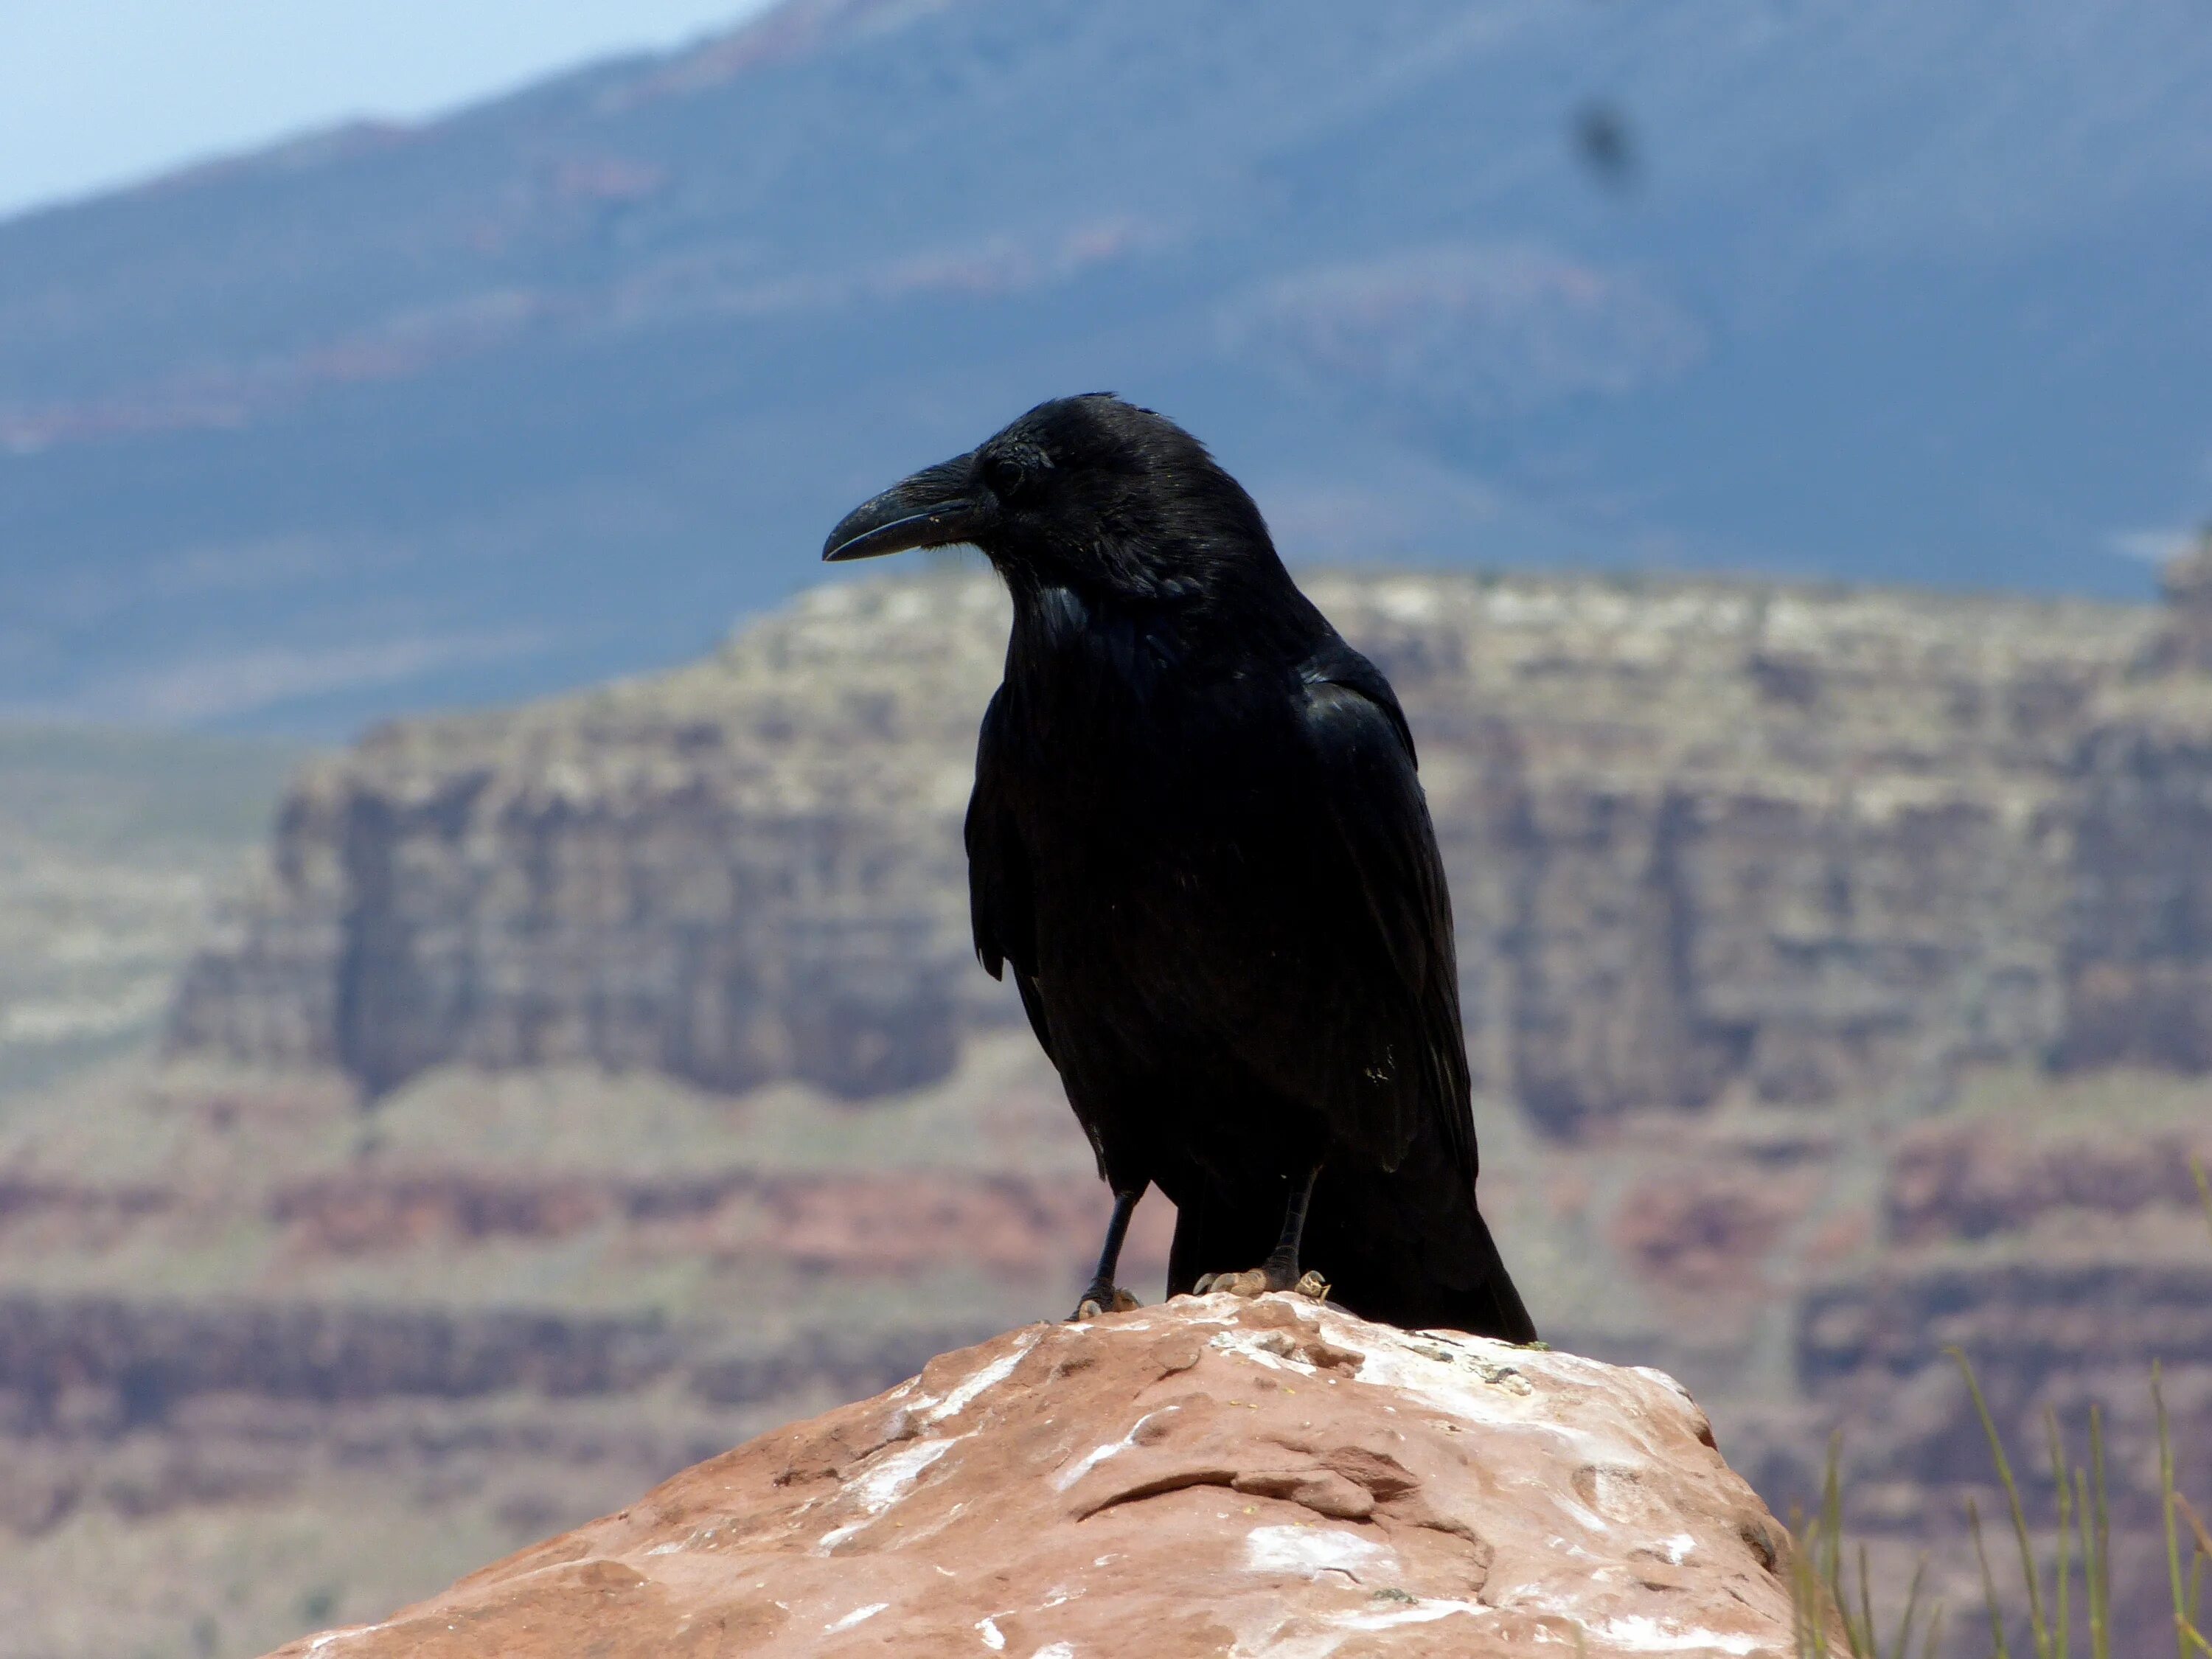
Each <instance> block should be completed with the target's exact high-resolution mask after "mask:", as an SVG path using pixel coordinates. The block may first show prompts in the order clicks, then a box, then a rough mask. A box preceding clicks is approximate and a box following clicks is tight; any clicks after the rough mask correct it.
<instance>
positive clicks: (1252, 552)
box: [822, 392, 1281, 597]
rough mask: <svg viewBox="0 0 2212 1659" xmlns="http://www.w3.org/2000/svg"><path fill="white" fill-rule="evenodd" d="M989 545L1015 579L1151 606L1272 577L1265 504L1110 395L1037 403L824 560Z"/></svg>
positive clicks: (853, 524) (887, 507)
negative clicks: (1224, 576)
mask: <svg viewBox="0 0 2212 1659" xmlns="http://www.w3.org/2000/svg"><path fill="white" fill-rule="evenodd" d="M957 543H969V544H974V545H975V546H976V547H978V548H981V550H983V552H984V553H985V554H986V555H987V556H988V557H989V558H990V561H991V562H992V563H993V564H994V565H996V566H997V567H998V568H999V569H1000V572H1001V573H1002V574H1005V575H1006V579H1007V580H1008V581H1009V582H1010V583H1012V584H1014V585H1015V586H1026V585H1028V584H1030V583H1033V582H1035V583H1048V584H1053V585H1065V586H1073V587H1076V588H1079V589H1091V590H1103V591H1110V592H1116V593H1121V594H1125V595H1128V596H1131V597H1143V596H1151V595H1157V594H1161V593H1172V592H1182V591H1186V590H1187V589H1188V588H1189V587H1191V586H1194V585H1195V586H1203V585H1204V584H1205V582H1206V578H1207V577H1208V576H1209V575H1212V574H1216V573H1218V572H1221V571H1223V570H1225V569H1236V568H1245V567H1250V566H1254V565H1264V566H1266V567H1270V568H1273V569H1275V570H1279V569H1280V568H1281V567H1280V565H1279V563H1278V562H1277V561H1276V559H1275V554H1274V548H1273V544H1271V543H1270V542H1269V541H1268V539H1267V525H1266V523H1265V522H1264V521H1263V520H1261V517H1260V509H1259V508H1258V507H1255V506H1254V505H1253V502H1252V498H1251V497H1250V496H1249V495H1246V494H1245V493H1244V489H1243V486H1242V485H1240V484H1239V483H1237V481H1236V480H1235V479H1234V478H1232V477H1230V476H1229V475H1228V474H1227V473H1226V472H1225V471H1222V470H1221V468H1220V467H1219V466H1218V465H1216V464H1215V462H1214V459H1213V458H1212V456H1211V455H1209V454H1207V453H1206V446H1205V445H1203V444H1201V443H1200V442H1199V441H1198V440H1197V439H1195V438H1194V437H1192V436H1191V435H1190V434H1188V432H1185V431H1184V430H1183V429H1182V428H1181V427H1179V426H1177V425H1176V423H1175V422H1173V421H1170V420H1169V419H1168V418H1167V417H1166V416H1162V415H1155V414H1154V413H1152V410H1149V409H1139V408H1137V407H1136V406H1135V405H1134V404H1126V403H1123V402H1122V401H1121V399H1120V398H1116V397H1114V396H1112V395H1111V394H1109V393H1106V392H1093V393H1091V395H1089V396H1087V397H1081V398H1055V399H1054V401H1053V402H1051V403H1048V404H1038V405H1037V406H1036V408H1035V409H1032V410H1030V412H1029V413H1028V414H1026V415H1024V416H1022V417H1021V418H1020V419H1019V420H1018V421H1016V422H1014V423H1013V424H1012V425H1011V426H1009V427H1007V428H1006V430H1004V431H1003V432H1000V434H999V435H997V436H995V437H994V438H991V439H988V440H987V441H985V442H983V443H981V444H980V445H978V446H977V447H975V448H974V449H972V450H970V451H969V453H966V454H965V455H956V456H954V457H953V458H952V459H951V460H949V461H944V462H940V463H939V465H935V466H933V467H928V468H926V469H925V470H923V471H920V472H917V473H915V475H914V476H913V477H910V478H908V479H906V480H904V481H903V482H902V483H896V484H894V485H893V486H892V487H891V488H890V489H886V490H885V491H884V493H883V494H882V495H878V496H876V497H875V498H873V499H872V500H871V501H864V502H862V503H861V504H860V506H859V507H854V509H853V511H852V512H850V513H847V514H846V515H845V518H844V520H842V522H841V523H840V524H839V525H838V526H837V527H836V529H835V530H833V531H831V532H829V541H828V542H827V543H826V544H824V545H823V550H822V556H823V558H825V559H829V560H845V559H872V558H874V557H876V556H878V554H884V553H899V552H903V551H905V550H907V549H908V548H910V547H949V546H951V545H953V544H957Z"/></svg>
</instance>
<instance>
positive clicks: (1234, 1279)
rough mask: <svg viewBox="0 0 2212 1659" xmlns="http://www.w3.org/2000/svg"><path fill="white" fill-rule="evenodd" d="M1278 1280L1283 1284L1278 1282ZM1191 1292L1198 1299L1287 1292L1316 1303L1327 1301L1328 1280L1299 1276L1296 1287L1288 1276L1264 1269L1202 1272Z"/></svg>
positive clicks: (1305, 1274) (1310, 1273) (1250, 1268)
mask: <svg viewBox="0 0 2212 1659" xmlns="http://www.w3.org/2000/svg"><path fill="white" fill-rule="evenodd" d="M1278 1280H1282V1281H1283V1282H1280V1283H1279V1282H1278ZM1191 1289H1192V1291H1194V1293H1195V1294H1197V1295H1199V1296H1214V1295H1226V1296H1242V1297H1255V1296H1265V1295H1267V1292H1268V1291H1289V1292H1290V1293H1291V1295H1292V1296H1303V1297H1307V1298H1309V1299H1310V1300H1312V1301H1315V1302H1326V1301H1328V1280H1327V1279H1323V1278H1322V1276H1321V1275H1320V1274H1319V1273H1314V1272H1311V1271H1308V1272H1307V1273H1303V1274H1301V1275H1300V1276H1299V1278H1298V1279H1297V1283H1295V1284H1292V1283H1290V1282H1289V1281H1288V1278H1287V1275H1284V1274H1279V1273H1273V1272H1272V1271H1270V1270H1269V1269H1267V1268H1266V1267H1247V1268H1246V1269H1245V1270H1244V1271H1243V1273H1205V1274H1201V1275H1200V1278H1199V1280H1198V1282H1197V1283H1196V1284H1195V1285H1192V1286H1191Z"/></svg>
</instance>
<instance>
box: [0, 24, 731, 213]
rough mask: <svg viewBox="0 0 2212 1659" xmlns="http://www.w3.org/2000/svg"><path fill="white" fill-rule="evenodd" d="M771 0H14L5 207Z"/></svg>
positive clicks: (455, 97) (1, 120)
mask: <svg viewBox="0 0 2212 1659" xmlns="http://www.w3.org/2000/svg"><path fill="white" fill-rule="evenodd" d="M767 3H768V0H0V216H5V215H9V214H13V213H17V212H20V211H21V210H24V209H26V208H30V207H35V206H38V205H40V204H43V203H46V202H50V201H55V200H58V199H62V198H65V197H73V196H81V195H84V194H87V193H89V192H92V191H99V190H101V189H105V188H107V187H109V186H111V185H124V184H130V183H132V182H135V181H137V180H138V179H144V178H147V177H149V176H151V175H153V174H155V173H162V172H166V171H167V170H168V169H169V168H171V167H178V166H181V165H185V164H187V163H190V162H193V161H203V160H205V159H206V158H208V157H210V156H213V155H223V154H226V153H228V152H231V151H235V150H240V149H251V148H253V147H254V146H257V145H259V144H262V143H267V142H269V141H270V140H272V139H276V138H282V137H287V136H289V135H290V134H293V133H295V132H299V131H303V130H307V129H311V128H314V127H319V126H325V125H329V124H331V122H334V121H341V120H345V119H348V118H353V117H356V116H384V117H397V118H418V117H422V116H425V115H431V114H435V113H436V112H439V111H441V110H445V109H449V108H452V107H453V106H455V105H458V104H464V103H467V102H469V101H471V100H473V99H477V98H480V97H483V96H484V95H486V94H491V93H495V92H499V91H502V90H504V89H506V88H509V87H512V86H515V85H517V84H519V83H520V82H526V81H529V80H532V79H533V78H535V77H536V76H540V75H543V74H545V73H546V72H548V71H550V70H557V69H562V68H565V67H567V66H568V65H571V64H578V63H581V62H583V61H585V60H586V59H589V58H597V57H602V56H605V55H606V54H608V53H611V52H624V51H636V50H639V49H641V48H653V47H665V46H675V45H678V44H679V43H681V42H683V41H684V40H690V39H692V38H693V37H695V36H697V35H700V34H702V33H709V32H711V31H714V30H717V29H720V28H724V27H728V26H729V25H730V24H731V23H732V22H734V21H738V20H740V19H742V18H744V17H746V16H749V15H752V14H754V13H757V12H759V11H763V10H765V9H767Z"/></svg>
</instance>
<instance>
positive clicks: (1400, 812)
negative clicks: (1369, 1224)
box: [1241, 642, 1476, 1192]
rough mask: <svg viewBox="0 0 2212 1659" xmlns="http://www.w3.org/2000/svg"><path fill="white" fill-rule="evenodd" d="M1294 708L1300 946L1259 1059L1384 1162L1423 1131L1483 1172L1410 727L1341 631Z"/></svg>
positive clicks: (1253, 1056) (1451, 953)
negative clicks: (1302, 798)
mask: <svg viewBox="0 0 2212 1659" xmlns="http://www.w3.org/2000/svg"><path fill="white" fill-rule="evenodd" d="M1301 690H1302V692H1303V697H1302V702H1301V705H1300V707H1299V708H1298V709H1297V720H1298V726H1299V736H1300V737H1301V738H1302V739H1303V741H1304V748H1305V750H1306V754H1305V760H1306V763H1307V764H1306V766H1305V767H1304V768H1302V769H1300V770H1301V771H1303V773H1304V778H1305V780H1306V781H1307V783H1308V787H1310V789H1311V790H1312V792H1313V797H1314V798H1313V799H1311V800H1310V801H1309V802H1305V803H1299V804H1297V805H1294V806H1293V807H1292V808H1291V812H1290V814H1289V816H1290V817H1291V820H1292V827H1291V829H1290V830H1289V834H1290V836H1291V838H1292V840H1293V841H1294V842H1295V843H1296V849H1295V852H1294V854H1293V855H1292V857H1293V866H1294V869H1295V870H1296V871H1297V873H1298V874H1299V875H1302V876H1303V878H1304V880H1303V883H1302V884H1301V885H1300V887H1299V888H1297V889H1294V890H1291V891H1288V892H1285V893H1284V894H1283V895H1282V896H1281V898H1282V902H1284V903H1285V904H1286V906H1287V907H1288V908H1290V910H1291V913H1292V915H1293V916H1294V917H1295V918H1296V920H1297V923H1298V928H1297V933H1298V936H1299V938H1300V939H1301V941H1302V943H1301V946H1300V948H1299V949H1297V951H1296V952H1295V954H1296V955H1297V956H1300V957H1304V960H1303V961H1302V962H1300V963H1299V964H1298V966H1299V968H1300V969H1301V971H1300V972H1299V973H1298V975H1297V988H1296V989H1294V990H1293V991H1291V998H1290V1005H1289V1006H1286V1007H1285V1008H1284V1009H1283V1010H1282V1011H1281V1012H1282V1014H1283V1015H1284V1016H1286V1017H1285V1018H1276V1019H1272V1020H1269V1021H1267V1022H1266V1026H1265V1030H1263V1031H1257V1032H1255V1033H1253V1036H1255V1038H1257V1039H1258V1040H1257V1041H1254V1042H1246V1043H1244V1044H1243V1045H1241V1046H1243V1048H1244V1052H1245V1058H1246V1060H1247V1063H1248V1064H1252V1065H1254V1066H1255V1068H1256V1069H1259V1070H1261V1073H1262V1074H1263V1075H1267V1076H1268V1077H1270V1079H1271V1080H1273V1082H1275V1083H1276V1085H1277V1086H1279V1087H1281V1088H1283V1089H1285V1091H1287V1092H1289V1093H1290V1094H1291V1095H1292V1096H1293V1097H1304V1098H1306V1099H1309V1100H1312V1101H1314V1103H1315V1104H1316V1106H1317V1107H1318V1108H1319V1109H1321V1111H1322V1114H1323V1115H1324V1116H1325V1117H1326V1118H1327V1119H1328V1121H1329V1122H1330V1123H1331V1124H1332V1125H1333V1126H1334V1128H1335V1129H1336V1132H1337V1133H1339V1134H1340V1136H1342V1137H1344V1138H1345V1139H1347V1140H1349V1141H1351V1142H1353V1143H1355V1144H1357V1145H1358V1146H1360V1147H1361V1148H1363V1149H1364V1150H1365V1151H1367V1152H1369V1153H1370V1155H1371V1156H1372V1157H1374V1158H1376V1161H1377V1162H1378V1163H1380V1164H1382V1165H1383V1167H1384V1168H1392V1167H1395V1165H1396V1164H1398V1162H1399V1161H1400V1160H1401V1158H1404V1157H1405V1156H1406V1155H1407V1152H1409V1151H1410V1150H1411V1149H1412V1148H1413V1146H1414V1145H1415V1143H1416V1142H1417V1141H1419V1142H1422V1143H1425V1145H1426V1146H1430V1147H1431V1148H1436V1147H1441V1149H1442V1150H1443V1152H1444V1153H1445V1155H1446V1157H1447V1158H1449V1162H1450V1163H1451V1164H1453V1165H1454V1166H1455V1167H1456V1169H1457V1170H1459V1171H1460V1172H1461V1173H1462V1176H1463V1177H1464V1180H1465V1181H1466V1182H1467V1183H1468V1189H1469V1191H1470V1192H1471V1190H1472V1184H1473V1182H1474V1176H1475V1167H1476V1160H1475V1148H1474V1127H1473V1122H1472V1116H1471V1111H1470V1102H1469V1091H1468V1067H1467V1046H1466V1037H1465V1036H1464V1034H1463V1032H1462V1029H1461V1025H1460V1006H1459V968H1458V962H1457V957H1456V954H1455V950H1454V946H1453V942H1452V915H1451V896H1450V893H1449V889H1448V888H1447V886H1446V884H1445V880H1444V872H1443V860H1442V859H1441V858H1440V857H1439V856H1438V854H1437V840H1436V832H1435V830H1434V829H1433V828H1432V827H1431V823H1430V821H1429V808H1428V801H1427V799H1426V797H1425V795H1424V794H1423V793H1422V791H1421V784H1420V779H1419V775H1418V774H1417V773H1416V771H1415V762H1414V751H1413V733H1412V732H1410V731H1409V730H1408V729H1407V725H1406V717H1405V714H1404V713H1403V712H1402V711H1401V709H1400V708H1399V707H1398V700H1397V698H1396V697H1395V696H1394V695H1393V694H1392V692H1391V690H1390V685H1389V681H1387V680H1386V679H1384V678H1383V675H1382V674H1381V672H1380V671H1377V670H1376V668H1375V666H1374V665H1372V664H1371V663H1370V662H1369V661H1368V660H1367V659H1365V658H1364V657H1362V656H1360V655H1359V654H1358V653H1357V652H1355V651H1353V650H1352V648H1351V647H1348V646H1346V645H1343V644H1341V643H1340V642H1338V643H1334V644H1332V646H1331V647H1329V648H1328V650H1327V651H1326V652H1324V653H1322V654H1321V655H1319V656H1318V657H1316V659H1315V660H1313V661H1312V662H1311V663H1310V664H1309V665H1307V667H1306V669H1305V671H1304V674H1303V676H1302V684H1301Z"/></svg>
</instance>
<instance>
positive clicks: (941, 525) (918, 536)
mask: <svg viewBox="0 0 2212 1659" xmlns="http://www.w3.org/2000/svg"><path fill="white" fill-rule="evenodd" d="M973 488H974V486H973V484H972V483H971V481H970V478H969V462H968V457H966V456H965V455H956V456H955V457H953V459H951V460H949V461H940V462H939V464H938V465H935V466H932V467H926V468H924V469H923V470H922V471H920V472H917V473H915V475H914V477H911V478H908V479H905V480H904V481H902V482H901V483H895V484H893V485H892V486H891V487H890V489H886V490H885V491H884V493H883V494H882V495H878V496H875V497H873V498H872V499H871V500H868V501H862V502H861V503H860V506H858V507H854V509H853V510H852V511H851V512H850V513H847V514H846V515H845V516H844V517H843V518H842V519H841V520H838V522H837V527H836V529H835V530H833V531H831V532H829V540H828V541H826V542H824V543H823V544H822V556H823V558H825V559H827V560H829V561H830V562H832V563H838V562H842V561H844V560H847V559H873V558H878V557H880V556H882V555H884V554H885V553H903V552H905V551H906V550H908V548H913V547H950V546H951V545H952V544H954V543H955V542H966V541H973V540H974V539H975V534H976V532H978V531H979V530H981V528H982V524H983V512H982V509H981V507H979V506H978V505H977V503H976V501H975V498H974V495H973V494H972V490H973Z"/></svg>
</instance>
